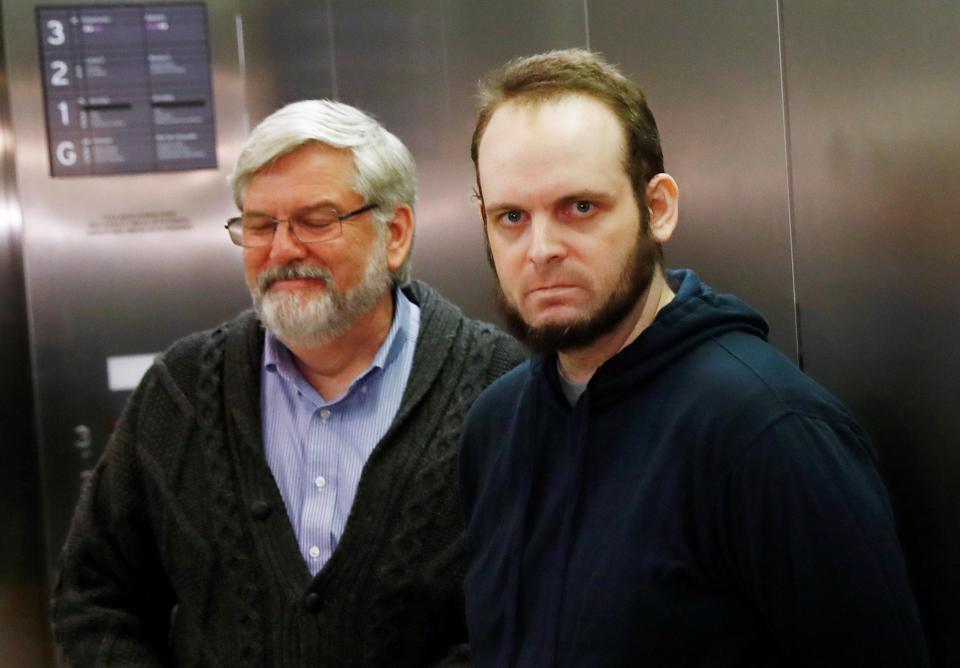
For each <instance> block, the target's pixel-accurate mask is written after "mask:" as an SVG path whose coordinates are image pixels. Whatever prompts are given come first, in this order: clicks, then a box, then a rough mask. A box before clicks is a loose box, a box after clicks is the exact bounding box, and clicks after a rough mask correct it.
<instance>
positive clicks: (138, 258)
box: [4, 1, 249, 569]
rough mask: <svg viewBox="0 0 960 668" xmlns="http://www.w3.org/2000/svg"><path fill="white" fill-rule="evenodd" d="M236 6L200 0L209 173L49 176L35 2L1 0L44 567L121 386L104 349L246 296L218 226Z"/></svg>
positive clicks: (129, 347) (194, 323) (116, 410)
mask: <svg viewBox="0 0 960 668" xmlns="http://www.w3.org/2000/svg"><path fill="white" fill-rule="evenodd" d="M73 4H104V3H102V2H100V3H97V2H92V3H82V2H80V3H73ZM128 4H129V3H128ZM235 13H236V3H234V2H226V1H223V2H210V3H208V20H209V26H210V31H209V32H210V53H211V65H212V68H213V88H214V100H215V103H214V105H215V113H216V126H217V133H218V140H219V146H218V155H217V157H218V162H219V165H220V167H219V168H218V169H205V170H195V171H185V172H175V173H163V174H158V173H155V174H137V175H125V176H99V177H97V176H95V177H73V178H61V179H52V178H50V176H49V171H48V165H47V162H46V157H45V156H46V138H45V134H44V126H43V121H42V118H43V113H42V105H43V100H42V95H41V89H40V81H39V72H40V70H39V64H38V62H37V60H38V59H37V51H38V49H37V35H36V29H35V20H34V3H33V2H5V3H4V17H5V19H6V26H7V30H6V32H5V39H6V47H7V54H8V57H9V63H10V67H9V74H10V91H11V98H10V99H11V114H12V118H13V127H14V132H15V134H16V139H17V152H16V167H17V176H18V186H19V197H20V202H21V207H22V218H23V257H24V266H25V273H26V291H27V300H28V307H29V312H30V322H31V330H30V334H31V349H32V356H33V372H34V383H35V392H36V417H37V432H38V436H39V442H40V449H41V455H42V456H41V486H42V494H43V497H44V499H45V515H46V518H45V529H46V536H47V546H48V551H47V557H48V565H49V566H50V568H51V569H52V565H53V561H54V559H55V557H56V554H57V552H58V551H59V548H60V545H61V544H62V541H63V537H64V535H65V532H66V526H67V523H68V521H69V519H70V516H71V515H72V511H73V505H74V503H75V501H76V497H77V492H78V490H79V486H80V482H81V477H82V475H83V472H84V471H85V470H87V469H89V468H90V467H91V466H92V465H93V463H94V462H95V461H96V458H97V456H98V455H99V453H100V451H101V450H102V448H103V445H104V444H105V442H106V440H107V437H108V436H109V433H110V431H111V429H112V427H113V425H114V423H115V420H116V418H117V417H118V416H119V414H120V411H121V409H122V407H123V403H124V401H125V399H126V397H127V395H128V392H126V391H111V389H110V387H109V385H108V377H107V361H108V358H111V357H118V356H125V355H135V354H146V353H155V352H159V351H161V350H163V349H164V348H165V347H166V346H168V345H169V344H170V343H171V342H172V341H173V340H174V339H176V338H179V337H180V336H183V335H184V334H186V333H188V332H190V331H194V330H197V329H201V328H205V327H210V326H212V325H214V324H216V323H217V322H218V321H220V320H222V319H225V318H227V317H229V316H230V315H232V314H233V313H235V312H237V311H238V310H240V309H241V308H243V307H244V306H246V305H247V304H248V302H249V298H248V296H247V295H246V291H245V289H244V285H243V280H242V273H241V268H240V256H239V252H238V250H237V249H235V247H233V246H232V244H230V243H229V241H228V240H227V239H226V235H225V233H224V231H223V222H222V221H223V218H224V217H225V216H226V215H229V214H230V213H231V212H232V211H233V205H232V203H231V197H230V194H229V192H228V189H227V188H226V186H225V183H224V179H225V177H226V174H227V173H228V171H229V169H230V168H231V167H232V164H233V162H234V160H235V158H236V151H237V149H238V147H239V143H240V141H242V139H243V136H244V134H245V130H246V118H245V114H244V113H243V112H244V104H245V102H244V89H243V81H242V79H241V77H240V74H239V65H238V50H237V38H236V34H237V33H236V30H235V20H234V15H235ZM11 26H16V29H11Z"/></svg>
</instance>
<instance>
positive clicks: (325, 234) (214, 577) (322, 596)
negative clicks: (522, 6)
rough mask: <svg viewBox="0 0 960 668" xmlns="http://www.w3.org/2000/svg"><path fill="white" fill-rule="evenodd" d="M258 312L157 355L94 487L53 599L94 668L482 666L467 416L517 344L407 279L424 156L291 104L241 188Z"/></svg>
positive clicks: (253, 138)
mask: <svg viewBox="0 0 960 668" xmlns="http://www.w3.org/2000/svg"><path fill="white" fill-rule="evenodd" d="M231 181H232V185H233V189H234V195H235V199H236V202H237V205H238V206H239V208H240V209H241V211H242V213H241V215H240V216H238V217H236V218H232V219H231V220H230V221H229V222H228V224H227V230H228V232H229V235H230V239H232V241H233V242H234V243H235V244H237V245H239V246H242V247H243V263H244V269H245V273H246V279H247V284H248V286H249V288H250V292H251V295H252V296H253V302H254V306H255V312H253V311H250V312H246V313H242V314H241V315H239V316H238V317H236V318H235V319H233V320H231V321H229V322H227V323H224V324H222V325H220V326H219V327H217V328H216V329H214V330H212V331H208V332H202V333H198V334H195V335H192V336H190V337H187V338H186V339H184V340H182V341H180V342H178V343H176V344H175V345H174V346H173V347H171V348H170V349H169V350H168V351H167V352H166V353H164V354H163V355H162V356H161V357H160V358H159V359H158V360H157V362H156V364H154V366H153V367H152V368H151V370H150V371H149V372H148V373H147V375H146V377H145V378H144V379H143V381H142V382H141V384H140V386H139V388H138V389H137V391H136V392H135V393H134V395H133V396H132V398H131V399H130V402H129V404H128V406H127V408H126V411H125V413H124V416H123V419H122V421H121V422H120V424H119V426H118V428H117V430H116V432H115V433H114V435H113V437H112V438H111V440H110V443H109V444H108V446H107V448H106V451H105V452H104V455H103V458H102V459H101V461H100V462H99V464H98V465H97V467H96V469H95V471H94V474H93V476H92V477H91V478H90V480H89V481H88V482H87V484H86V486H85V488H84V490H83V494H82V497H81V499H80V502H79V505H78V508H77V512H76V516H75V519H74V522H73V526H72V528H71V531H70V535H69V537H68V539H67V542H66V545H65V547H64V550H63V554H62V557H61V561H60V577H59V581H58V583H57V586H56V591H55V597H54V603H53V622H54V630H55V634H56V637H57V639H58V640H59V642H60V643H61V644H62V646H63V649H64V651H65V654H66V656H67V657H68V658H69V660H70V661H71V662H72V663H73V664H75V665H78V666H86V665H134V664H135V665H159V664H169V663H171V662H173V663H176V664H178V665H220V666H241V665H249V666H308V665H309V666H335V667H337V668H340V667H343V666H391V667H393V666H411V667H412V666H426V665H455V664H458V663H462V662H464V661H465V660H466V658H465V657H466V650H465V646H464V645H463V643H465V640H466V636H465V628H464V622H463V612H462V593H461V584H462V576H463V573H464V568H465V566H464V556H463V540H462V538H463V536H462V526H461V521H460V519H459V517H460V507H459V503H458V498H457V496H458V494H457V485H456V484H455V479H456V476H455V461H456V446H457V439H458V436H459V432H460V424H461V419H462V417H463V414H464V412H465V410H466V409H467V408H468V407H469V405H470V404H471V403H472V402H473V400H474V398H475V397H476V395H477V394H478V393H479V391H480V390H481V389H482V388H483V387H485V386H486V385H487V384H488V383H489V382H490V381H492V380H493V379H494V378H496V377H497V376H499V375H500V374H502V373H503V372H505V371H506V370H508V369H509V368H511V367H512V366H514V365H515V364H516V363H517V362H518V361H519V360H520V355H521V352H520V349H519V347H518V346H517V344H516V343H515V342H514V341H513V340H512V339H510V338H509V337H507V336H505V335H504V334H502V333H500V332H498V331H497V330H495V329H494V328H492V327H491V326H489V325H486V324H483V323H479V322H475V321H472V320H468V319H466V318H464V316H463V315H462V314H461V313H460V311H459V310H458V309H457V308H456V307H454V306H452V305H451V304H449V303H448V302H446V301H445V300H444V299H443V298H442V297H441V296H440V295H439V294H437V293H436V292H435V291H433V290H432V289H430V288H429V287H428V286H426V285H424V284H422V283H417V282H414V283H410V282H409V275H410V269H409V262H410V249H411V245H412V243H413V229H414V221H413V202H414V197H415V184H414V165H413V160H412V158H411V156H410V154H409V152H408V151H407V150H406V148H405V147H404V146H403V144H402V143H401V142H400V141H399V140H398V139H397V138H396V137H394V136H393V135H392V134H390V133H389V132H387V131H386V130H385V129H384V128H382V127H381V126H380V125H378V124H377V123H376V121H375V120H373V119H372V118H371V117H369V116H367V115H366V114H364V113H363V112H361V111H359V110H357V109H354V108H352V107H349V106H347V105H344V104H339V103H335V102H329V101H304V102H298V103H295V104H291V105H289V106H287V107H284V108H283V109H281V110H279V111H277V112H276V113H274V114H273V115H271V116H270V117H268V118H267V119H266V120H264V121H263V122H262V123H261V124H260V125H259V126H258V127H257V128H256V129H255V130H254V131H253V132H252V134H251V135H250V137H249V138H248V139H247V141H246V143H245V145H244V146H243V148H242V151H241V153H240V158H239V160H238V163H237V167H236V171H235V173H234V174H233V175H232V177H231Z"/></svg>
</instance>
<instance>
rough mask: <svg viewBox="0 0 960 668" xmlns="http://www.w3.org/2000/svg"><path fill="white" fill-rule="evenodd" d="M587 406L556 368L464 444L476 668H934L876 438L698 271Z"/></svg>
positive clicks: (502, 401)
mask: <svg viewBox="0 0 960 668" xmlns="http://www.w3.org/2000/svg"><path fill="white" fill-rule="evenodd" d="M669 279H670V283H671V285H672V286H673V288H674V290H675V291H676V293H677V294H676V297H675V299H674V300H673V301H672V302H671V303H670V304H668V305H667V306H666V307H665V308H664V309H663V310H661V311H660V313H659V314H658V315H657V317H656V319H655V321H654V322H653V323H652V324H651V326H650V327H649V328H647V329H646V330H645V331H644V332H643V333H642V334H641V335H640V336H639V337H638V338H637V339H636V340H635V341H634V342H633V343H631V344H630V345H629V346H627V347H626V348H624V349H623V350H622V351H620V352H619V353H618V354H617V355H615V356H614V357H612V358H611V359H609V360H608V361H607V362H606V363H605V364H604V365H603V366H601V367H600V368H599V369H598V370H597V372H596V373H595V374H594V376H593V377H592V378H591V380H590V382H589V384H588V386H587V389H586V391H585V392H584V394H583V395H582V396H581V397H580V398H579V400H578V401H577V403H576V405H575V406H572V407H571V406H570V404H569V402H568V401H567V399H566V398H565V396H564V394H563V391H562V389H561V386H560V383H559V380H558V377H557V368H556V356H555V355H549V356H546V357H539V358H534V359H533V360H531V361H529V362H527V363H525V364H523V365H521V366H520V367H517V368H516V369H514V370H513V371H512V372H511V373H509V374H507V375H505V376H503V377H502V378H501V379H500V380H499V381H497V382H496V383H494V384H493V385H491V386H490V387H489V388H488V389H487V390H486V391H485V392H484V393H483V394H482V395H481V397H480V398H479V399H478V400H477V402H476V403H475V404H474V406H473V408H472V409H471V411H470V413H469V415H468V417H467V420H466V424H465V426H464V430H463V436H462V450H461V485H462V494H463V502H464V511H465V514H466V519H467V523H468V537H469V540H470V543H471V548H472V550H473V560H472V564H471V567H470V570H469V573H468V575H467V579H466V585H465V589H466V600H467V620H468V625H469V630H470V641H471V652H472V657H473V661H474V664H475V665H476V666H478V667H479V668H507V667H510V666H522V667H525V668H526V667H529V668H550V667H552V666H576V667H577V668H586V667H593V666H598V667H599V666H604V667H611V668H613V667H618V668H619V667H621V666H656V667H658V668H661V667H674V666H709V667H710V668H723V667H725V666H805V667H806V666H817V667H831V666H845V667H846V666H870V667H871V668H876V667H883V666H890V667H896V668H912V667H915V666H927V665H928V663H927V658H926V648H925V642H924V638H923V633H922V630H921V627H920V623H919V619H918V614H917V609H916V606H915V603H914V600H913V596H912V593H911V591H910V587H909V583H908V580H907V574H906V571H905V567H904V563H903V557H902V554H901V550H900V546H899V544H898V541H897V536H896V533H895V529H894V522H893V517H892V513H891V510H890V507H889V502H888V498H887V494H886V491H885V489H884V486H883V484H882V482H881V481H880V479H879V477H878V475H877V470H876V466H875V462H874V452H873V448H872V447H871V445H870V443H869V441H868V439H867V437H866V436H865V434H864V433H863V431H862V430H861V429H860V427H858V426H857V424H856V423H855V421H854V419H853V417H852V416H851V415H850V413H849V412H848V411H847V409H846V408H844V406H843V405H841V404H840V403H839V402H838V401H837V400H836V399H835V398H834V397H833V396H831V395H830V394H829V393H828V392H827V391H826V390H824V389H823V388H822V387H820V386H819V385H817V384H816V383H815V382H814V381H813V380H811V379H810V378H809V377H808V376H806V375H804V374H803V373H802V372H800V371H799V370H798V369H797V368H796V366H795V365H794V364H793V363H792V361H790V360H789V359H787V358H785V357H784V356H783V355H781V354H780V353H779V352H777V351H776V350H775V349H774V348H773V347H772V346H770V345H769V344H768V343H767V342H766V332H767V326H766V323H765V322H764V321H763V319H762V318H761V317H760V316H759V315H758V314H757V313H756V312H754V311H753V310H751V309H750V308H749V307H748V306H747V305H746V304H744V303H743V302H742V301H740V300H738V299H737V298H736V297H733V296H730V295H725V294H719V293H716V292H714V291H712V290H711V289H710V288H709V287H707V286H706V285H704V284H702V283H701V282H700V281H699V280H698V278H697V277H696V275H695V274H694V273H693V272H691V271H677V272H670V273H669Z"/></svg>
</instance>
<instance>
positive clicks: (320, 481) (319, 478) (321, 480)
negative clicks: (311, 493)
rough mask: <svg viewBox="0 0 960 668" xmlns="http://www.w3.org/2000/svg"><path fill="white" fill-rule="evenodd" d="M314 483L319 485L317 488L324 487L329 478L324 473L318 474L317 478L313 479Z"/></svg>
mask: <svg viewBox="0 0 960 668" xmlns="http://www.w3.org/2000/svg"><path fill="white" fill-rule="evenodd" d="M313 484H314V485H316V486H317V489H323V488H324V487H326V486H327V479H326V478H324V477H323V476H322V475H318V476H317V479H316V480H314V481H313Z"/></svg>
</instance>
